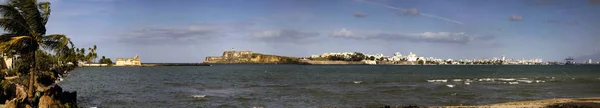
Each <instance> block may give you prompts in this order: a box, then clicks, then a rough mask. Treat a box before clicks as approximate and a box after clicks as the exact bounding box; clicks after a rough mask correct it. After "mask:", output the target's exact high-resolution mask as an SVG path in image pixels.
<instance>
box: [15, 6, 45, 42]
mask: <svg viewBox="0 0 600 108" xmlns="http://www.w3.org/2000/svg"><path fill="white" fill-rule="evenodd" d="M9 2H10V4H12V5H13V6H14V7H16V8H17V9H18V10H20V13H21V15H22V16H23V18H24V19H25V22H26V23H27V25H28V27H29V32H30V33H31V35H32V37H33V39H35V40H36V41H41V37H42V36H44V35H45V34H46V26H45V24H44V23H43V22H44V18H42V15H41V14H40V11H39V9H38V5H37V0H9Z"/></svg>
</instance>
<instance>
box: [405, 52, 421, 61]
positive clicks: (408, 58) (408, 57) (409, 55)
mask: <svg viewBox="0 0 600 108" xmlns="http://www.w3.org/2000/svg"><path fill="white" fill-rule="evenodd" d="M417 59H418V57H417V55H416V54H413V53H412V52H410V54H408V56H406V60H407V61H417Z"/></svg>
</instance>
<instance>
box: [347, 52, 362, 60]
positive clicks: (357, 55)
mask: <svg viewBox="0 0 600 108" xmlns="http://www.w3.org/2000/svg"><path fill="white" fill-rule="evenodd" d="M362 60H365V55H364V54H363V53H359V52H354V54H353V55H351V56H350V61H362Z"/></svg>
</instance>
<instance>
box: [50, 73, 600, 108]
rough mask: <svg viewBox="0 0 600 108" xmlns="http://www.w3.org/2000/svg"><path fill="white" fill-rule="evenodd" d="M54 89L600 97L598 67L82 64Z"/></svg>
mask: <svg viewBox="0 0 600 108" xmlns="http://www.w3.org/2000/svg"><path fill="white" fill-rule="evenodd" d="M59 85H60V86H61V87H63V89H64V90H68V91H77V93H78V94H77V95H78V104H79V105H80V106H82V107H111V108H113V107H186V108H189V107H211V108H212V107H253V106H264V107H268V108H282V107H299V108H308V107H326V106H338V107H365V106H370V105H390V106H397V105H420V106H421V105H427V106H431V105H436V106H437V105H459V104H462V105H481V104H492V103H499V102H510V101H521V100H537V99H552V98H572V97H600V65H570V66H569V65H563V66H395V65H213V66H180V67H83V68H77V69H75V70H74V71H73V72H72V73H71V75H69V76H68V77H67V78H65V80H64V81H63V82H61V83H60V84H59Z"/></svg>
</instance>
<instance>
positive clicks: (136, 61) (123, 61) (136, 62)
mask: <svg viewBox="0 0 600 108" xmlns="http://www.w3.org/2000/svg"><path fill="white" fill-rule="evenodd" d="M141 65H142V62H141V61H140V57H139V56H138V55H135V57H133V58H117V62H116V64H115V66H141Z"/></svg>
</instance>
